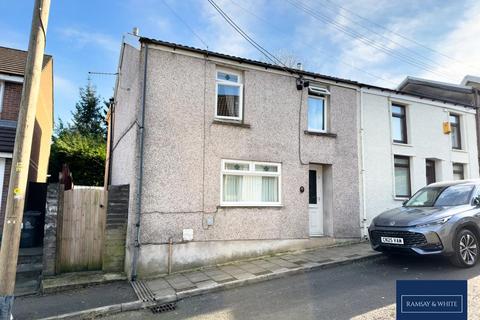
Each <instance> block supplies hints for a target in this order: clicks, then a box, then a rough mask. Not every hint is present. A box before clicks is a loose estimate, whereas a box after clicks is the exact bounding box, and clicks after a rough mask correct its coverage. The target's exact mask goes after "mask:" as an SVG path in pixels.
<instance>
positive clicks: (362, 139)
mask: <svg viewBox="0 0 480 320" xmlns="http://www.w3.org/2000/svg"><path fill="white" fill-rule="evenodd" d="M359 93H360V148H361V150H360V161H361V165H360V173H361V175H360V176H361V178H362V211H363V212H362V216H363V217H362V226H363V237H365V238H367V237H368V227H367V201H366V200H367V199H366V192H365V184H366V183H365V137H364V127H363V122H364V119H363V112H364V110H363V89H362V88H360V90H359Z"/></svg>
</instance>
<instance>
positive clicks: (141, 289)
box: [130, 280, 155, 302]
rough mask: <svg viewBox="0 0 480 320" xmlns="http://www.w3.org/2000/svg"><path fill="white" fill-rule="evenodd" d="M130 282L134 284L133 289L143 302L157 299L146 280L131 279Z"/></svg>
mask: <svg viewBox="0 0 480 320" xmlns="http://www.w3.org/2000/svg"><path fill="white" fill-rule="evenodd" d="M130 284H131V285H132V287H133V290H134V291H135V293H136V294H137V297H138V298H139V299H140V300H142V301H143V302H150V301H154V300H155V295H154V294H153V292H152V290H150V288H149V287H148V285H147V284H146V283H145V282H143V281H141V280H139V281H130Z"/></svg>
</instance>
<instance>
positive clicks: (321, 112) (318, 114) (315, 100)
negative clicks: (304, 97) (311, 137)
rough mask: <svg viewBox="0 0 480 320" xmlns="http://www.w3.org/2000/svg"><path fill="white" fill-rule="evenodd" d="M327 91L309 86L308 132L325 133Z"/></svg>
mask: <svg viewBox="0 0 480 320" xmlns="http://www.w3.org/2000/svg"><path fill="white" fill-rule="evenodd" d="M328 94H330V92H328V90H327V89H325V88H321V87H315V86H311V87H310V88H308V115H307V121H308V131H312V132H327V99H326V97H327V95H328Z"/></svg>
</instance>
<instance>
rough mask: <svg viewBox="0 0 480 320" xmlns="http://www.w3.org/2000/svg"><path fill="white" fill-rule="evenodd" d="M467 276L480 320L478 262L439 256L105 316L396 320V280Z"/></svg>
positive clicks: (380, 262) (387, 261) (369, 264)
mask: <svg viewBox="0 0 480 320" xmlns="http://www.w3.org/2000/svg"><path fill="white" fill-rule="evenodd" d="M397 279H398V280H415V279H424V280H431V279H452V280H460V279H467V280H469V284H468V285H469V319H480V311H479V308H478V305H479V303H480V265H477V266H476V267H474V268H471V269H457V268H455V267H453V266H451V265H450V264H449V263H448V261H446V260H444V259H442V258H429V259H427V258H419V257H404V256H401V257H394V258H385V257H382V258H380V259H376V260H373V261H366V262H360V263H355V264H352V265H346V266H340V267H335V268H331V269H326V270H319V271H314V272H310V273H305V274H300V275H295V276H291V277H287V278H282V279H276V280H271V281H268V282H263V283H258V284H254V285H248V286H245V287H240V288H236V289H231V290H226V291H221V292H216V293H210V294H206V295H203V296H197V297H192V298H188V299H185V300H182V301H180V302H178V304H177V309H176V310H175V311H170V312H166V313H161V314H152V312H151V311H149V310H142V311H137V312H129V313H123V314H117V315H114V316H112V317H110V318H107V319H112V320H113V319H162V320H173V319H190V320H199V319H218V320H220V319H222V320H227V319H228V320H243V319H256V320H259V319H265V320H281V319H329V320H332V319H355V320H363V319H365V320H366V319H368V320H372V319H382V320H383V319H395V305H394V304H395V280H397Z"/></svg>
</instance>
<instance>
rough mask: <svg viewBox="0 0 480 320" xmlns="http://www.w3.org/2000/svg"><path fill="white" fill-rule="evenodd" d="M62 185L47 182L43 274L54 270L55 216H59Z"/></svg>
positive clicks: (55, 255) (49, 274) (55, 257)
mask: <svg viewBox="0 0 480 320" xmlns="http://www.w3.org/2000/svg"><path fill="white" fill-rule="evenodd" d="M60 190H63V185H60V184H58V183H52V184H49V185H48V187H47V204H46V209H45V227H44V228H45V229H44V230H45V231H44V232H45V233H44V237H43V275H44V276H52V275H54V274H55V272H56V267H55V266H56V260H57V220H58V219H57V218H58V217H59V216H61V210H62V206H61V205H60V204H62V203H63V192H60Z"/></svg>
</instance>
